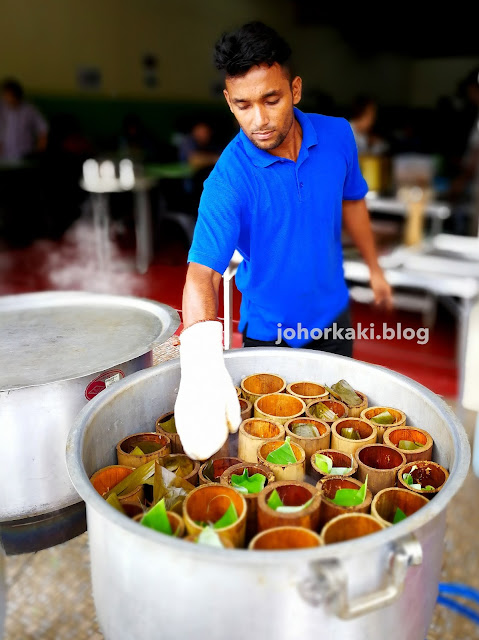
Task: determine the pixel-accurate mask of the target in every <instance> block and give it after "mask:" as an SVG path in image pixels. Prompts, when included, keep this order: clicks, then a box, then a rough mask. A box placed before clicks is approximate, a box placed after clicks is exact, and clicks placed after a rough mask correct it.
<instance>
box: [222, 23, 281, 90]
mask: <svg viewBox="0 0 479 640" xmlns="http://www.w3.org/2000/svg"><path fill="white" fill-rule="evenodd" d="M290 59H291V48H290V46H289V45H288V43H287V42H286V41H285V40H283V38H282V37H281V36H280V35H279V34H277V33H276V31H275V30H274V29H272V28H271V27H268V26H267V25H265V24H263V23H262V22H248V24H244V25H243V26H242V27H240V28H239V29H237V30H236V31H232V32H231V33H224V34H223V35H222V36H221V38H220V39H219V40H218V42H217V43H216V45H215V55H214V62H215V66H216V68H217V69H219V70H220V71H224V72H225V74H226V75H227V76H242V75H244V74H245V73H247V71H249V70H250V69H251V67H254V66H256V65H260V64H267V65H268V66H269V67H271V66H272V65H273V64H274V63H275V62H277V63H278V64H280V65H281V66H282V67H283V68H285V69H287V70H288V73H289V74H290V77H291V74H292V71H291V62H290Z"/></svg>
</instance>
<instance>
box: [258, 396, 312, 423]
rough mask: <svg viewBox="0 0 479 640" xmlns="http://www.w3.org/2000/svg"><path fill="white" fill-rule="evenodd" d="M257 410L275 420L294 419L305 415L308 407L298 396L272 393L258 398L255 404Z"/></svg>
mask: <svg viewBox="0 0 479 640" xmlns="http://www.w3.org/2000/svg"><path fill="white" fill-rule="evenodd" d="M255 408H256V409H257V410H258V411H260V412H261V413H263V414H265V415H268V416H274V417H275V418H294V417H295V416H300V415H301V414H302V413H304V411H305V409H306V405H305V404H304V402H303V401H302V400H301V399H300V398H297V397H296V396H291V395H289V394H287V393H271V394H269V395H266V396H261V398H258V399H257V400H256V402H255Z"/></svg>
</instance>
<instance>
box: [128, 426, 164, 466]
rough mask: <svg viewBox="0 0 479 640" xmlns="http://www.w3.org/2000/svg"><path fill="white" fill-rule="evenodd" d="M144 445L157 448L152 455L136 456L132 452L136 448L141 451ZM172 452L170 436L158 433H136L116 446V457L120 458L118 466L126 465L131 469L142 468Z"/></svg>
mask: <svg viewBox="0 0 479 640" xmlns="http://www.w3.org/2000/svg"><path fill="white" fill-rule="evenodd" d="M142 443H144V444H153V445H155V447H158V448H156V450H155V451H152V452H151V453H143V454H141V455H134V454H132V453H131V452H132V451H133V450H134V449H135V447H137V446H139V447H140V449H141V445H142ZM170 451H171V447H170V439H169V438H168V436H165V435H163V434H158V433H151V432H147V433H134V434H133V435H132V436H127V437H126V438H123V440H120V442H119V443H118V444H117V445H116V455H117V458H118V464H124V465H125V464H126V465H128V466H130V467H135V468H136V467H140V466H141V465H143V464H146V463H147V462H150V461H151V460H154V459H155V458H159V457H161V456H166V455H167V454H169V453H170Z"/></svg>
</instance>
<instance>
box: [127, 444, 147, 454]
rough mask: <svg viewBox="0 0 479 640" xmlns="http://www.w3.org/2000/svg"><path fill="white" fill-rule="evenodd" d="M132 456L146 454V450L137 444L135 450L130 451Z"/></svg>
mask: <svg viewBox="0 0 479 640" xmlns="http://www.w3.org/2000/svg"><path fill="white" fill-rule="evenodd" d="M130 455H131V456H144V455H145V452H144V451H142V450H141V449H140V447H138V446H136V447H135V448H134V449H133V451H130Z"/></svg>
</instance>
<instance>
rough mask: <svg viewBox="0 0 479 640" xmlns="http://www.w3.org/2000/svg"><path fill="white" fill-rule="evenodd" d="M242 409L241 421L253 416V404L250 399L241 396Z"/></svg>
mask: <svg viewBox="0 0 479 640" xmlns="http://www.w3.org/2000/svg"><path fill="white" fill-rule="evenodd" d="M239 403H240V410H241V421H242V422H243V421H244V420H248V419H249V418H251V417H252V416H253V405H252V404H251V402H250V401H249V400H245V399H244V398H239Z"/></svg>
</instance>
